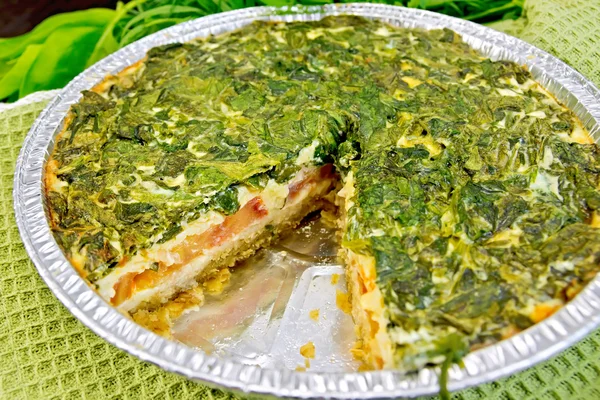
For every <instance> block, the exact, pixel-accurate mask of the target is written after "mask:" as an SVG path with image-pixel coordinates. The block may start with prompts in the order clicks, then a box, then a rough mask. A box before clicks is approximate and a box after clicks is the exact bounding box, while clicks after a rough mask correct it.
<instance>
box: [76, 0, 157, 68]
mask: <svg viewBox="0 0 600 400" xmlns="http://www.w3.org/2000/svg"><path fill="white" fill-rule="evenodd" d="M145 1H146V0H134V1H131V2H129V3H127V4H126V5H123V3H122V2H118V3H117V10H116V11H115V13H114V15H113V18H112V20H111V21H109V23H108V24H107V25H105V27H104V32H102V36H101V37H100V39H99V40H98V42H97V43H96V45H95V46H94V51H93V52H92V54H91V55H90V57H89V58H88V60H87V63H86V65H85V66H86V67H89V66H91V65H93V64H95V63H96V62H97V61H100V60H101V59H103V58H104V57H106V56H108V55H109V54H111V53H114V52H115V51H117V50H118V49H119V41H118V40H117V38H116V37H115V36H114V29H115V26H116V25H117V23H119V22H120V21H121V20H122V19H123V18H125V17H126V16H127V13H129V12H130V11H131V10H133V9H134V8H135V7H138V6H139V5H140V4H142V3H144V2H145Z"/></svg>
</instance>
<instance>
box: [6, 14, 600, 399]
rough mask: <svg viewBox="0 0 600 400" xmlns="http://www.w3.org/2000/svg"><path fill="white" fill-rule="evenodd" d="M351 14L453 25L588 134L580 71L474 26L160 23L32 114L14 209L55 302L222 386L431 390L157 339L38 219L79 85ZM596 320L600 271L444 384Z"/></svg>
mask: <svg viewBox="0 0 600 400" xmlns="http://www.w3.org/2000/svg"><path fill="white" fill-rule="evenodd" d="M336 14H355V15H361V16H365V17H369V18H376V19H380V20H383V21H385V22H388V23H392V24H395V25H401V26H406V27H422V28H441V27H447V28H450V29H453V30H454V31H456V32H458V33H459V34H461V35H462V36H463V39H464V40H465V41H466V42H467V43H469V44H470V45H471V46H472V47H473V48H475V49H477V50H479V51H480V52H482V53H483V54H485V55H487V56H489V57H490V58H492V59H507V60H511V61H515V62H518V63H520V64H523V65H527V66H528V67H529V69H530V71H531V72H532V74H533V76H534V77H535V79H536V80H537V81H538V82H540V83H541V84H542V85H543V86H544V87H546V88H547V89H549V90H550V92H552V93H553V94H554V95H555V96H556V97H557V98H558V99H559V100H560V101H561V102H562V103H564V104H566V105H567V106H568V107H569V108H570V109H571V110H573V111H574V112H575V113H576V114H577V115H578V117H579V118H580V119H581V120H582V122H583V123H584V125H586V127H587V129H588V130H589V131H590V133H591V134H592V136H593V137H594V139H595V140H596V141H597V140H598V137H599V136H600V91H599V90H598V89H597V88H596V87H595V86H594V85H593V84H592V83H591V82H590V81H588V80H587V79H586V78H584V77H583V76H582V75H581V74H579V73H578V72H577V71H575V70H574V69H573V68H571V67H569V66H568V65H566V64H565V63H563V62H562V61H560V60H558V59H557V58H555V57H553V56H551V55H550V54H548V53H546V52H544V51H542V50H540V49H538V48H536V47H534V46H532V45H530V44H527V43H525V42H523V41H521V40H519V39H516V38H514V37H511V36H508V35H506V34H503V33H500V32H497V31H494V30H492V29H490V28H486V27H483V26H481V25H478V24H475V23H472V22H468V21H464V20H459V19H456V18H452V17H448V16H444V15H441V14H437V13H432V12H428V11H424V10H416V9H407V8H403V7H396V6H388V5H382V4H361V3H355V4H330V5H325V6H311V7H298V6H295V7H289V8H274V7H256V8H247V9H242V10H237V11H230V12H225V13H221V14H215V15H210V16H206V17H203V18H199V19H197V20H194V21H190V22H186V23H183V24H180V25H176V26H174V27H171V28H168V29H165V30H162V31H160V32H157V33H155V34H153V35H150V36H148V37H146V38H144V39H142V40H139V41H137V42H135V43H133V44H131V45H129V46H127V47H125V48H123V49H121V50H119V51H117V52H116V53H114V54H112V55H110V56H108V57H106V58H105V59H103V60H101V61H100V62H98V63H97V64H95V65H94V66H92V67H91V68H89V69H87V70H86V71H84V72H83V73H81V74H80V75H79V76H77V77H76V78H75V79H73V81H71V83H69V85H67V86H66V87H65V88H64V89H63V90H62V91H61V92H60V93H59V94H58V96H56V97H55V98H54V99H53V100H52V101H51V102H50V103H49V104H48V106H47V107H46V108H45V110H44V111H43V112H42V113H41V114H40V116H39V117H38V119H37V120H36V122H35V123H34V125H33V126H32V128H31V130H30V131H29V133H28V134H27V137H26V139H25V142H24V144H23V147H22V149H21V153H20V155H19V158H18V160H17V165H16V173H15V178H14V191H13V200H14V209H15V216H16V221H17V225H18V227H19V232H20V234H21V238H22V239H23V243H24V245H25V248H26V250H27V252H28V254H29V256H30V257H31V259H32V260H33V262H34V264H35V266H36V268H37V269H38V272H39V274H40V275H41V277H42V278H43V279H44V281H46V283H47V284H48V286H49V287H50V289H51V290H52V291H53V292H54V294H55V295H56V297H58V298H59V299H60V300H61V301H62V303H63V304H64V305H65V306H66V307H67V308H68V309H69V311H71V312H72V313H73V314H74V315H75V316H76V317H77V318H78V319H79V320H80V321H81V322H83V323H84V324H85V325H86V326H88V327H89V328H90V329H92V331H94V332H95V333H96V334H98V335H99V336H101V337H103V338H104V339H106V340H107V341H109V342H110V343H112V344H114V345H115V346H117V347H119V348H121V349H123V350H125V351H127V352H129V353H131V354H133V355H135V356H137V357H139V358H140V359H142V360H144V361H149V362H152V363H154V364H156V365H158V366H160V367H162V368H164V369H165V370H168V371H172V372H176V373H179V374H181V375H184V376H186V377H188V378H191V379H196V380H200V381H203V382H205V383H209V384H212V385H219V386H223V387H226V388H229V389H231V390H237V391H243V392H253V393H260V394H270V395H276V396H282V397H295V398H315V397H319V398H356V397H360V398H390V397H416V396H420V395H428V394H434V393H436V392H437V391H438V390H439V385H438V379H437V373H438V370H437V369H430V368H426V369H422V370H420V371H419V372H417V373H414V374H403V373H400V372H398V371H372V372H356V373H341V372H340V373H329V372H328V373H317V372H296V371H288V370H284V371H281V370H274V369H262V368H260V367H257V366H250V365H243V364H242V363H240V362H239V361H236V360H233V359H228V358H217V357H213V356H210V355H207V354H205V353H203V352H202V351H200V350H196V349H192V348H189V347H187V346H185V345H183V344H180V343H176V342H173V341H170V340H167V339H164V338H162V337H160V336H158V335H156V334H154V333H152V332H149V331H147V330H145V329H144V328H142V327H141V326H139V325H137V324H136V323H134V322H133V321H132V320H131V319H129V318H127V317H126V316H124V315H122V314H120V313H119V312H118V311H117V310H116V309H114V308H113V307H111V306H110V305H109V304H108V303H106V302H105V301H104V300H103V299H102V298H101V297H100V296H99V295H98V294H97V293H96V292H95V291H94V290H92V289H91V288H90V287H89V286H88V285H87V284H86V282H85V281H84V280H83V279H82V278H81V277H80V276H79V274H78V273H77V272H76V271H75V269H74V268H73V267H72V266H71V265H70V264H69V262H68V261H67V259H66V258H65V256H64V254H63V253H62V251H61V250H60V248H59V247H58V245H57V243H56V241H55V240H54V237H53V235H52V234H51V232H50V228H49V225H48V222H47V217H46V212H45V205H44V201H43V195H42V194H43V186H42V185H43V182H42V177H43V166H44V165H45V162H46V160H47V157H48V154H49V151H50V150H51V149H52V147H53V145H54V137H55V135H56V133H58V132H59V131H60V128H61V126H62V123H63V120H64V117H65V116H66V114H67V111H68V109H69V107H70V106H71V105H72V104H74V103H75V102H77V101H78V99H79V98H80V97H81V95H80V91H81V90H84V89H89V88H91V87H92V86H94V85H95V84H96V83H98V82H100V81H101V80H102V79H103V78H104V77H105V75H107V74H114V73H116V72H118V71H119V70H121V69H123V68H124V67H126V66H128V65H131V64H132V63H134V62H135V61H137V60H139V59H141V58H142V57H143V56H144V54H145V52H146V51H147V50H148V49H150V48H151V47H155V46H157V45H161V44H166V43H170V42H175V41H177V42H179V41H187V40H191V39H193V38H195V37H201V36H206V35H208V34H218V33H222V32H226V31H230V30H233V29H237V28H239V27H242V26H243V25H245V24H247V23H249V22H251V21H253V20H257V19H262V20H282V21H293V20H316V19H320V18H322V17H323V16H326V15H336ZM599 325H600V276H598V277H596V278H595V279H594V280H593V281H592V282H590V283H589V284H588V285H587V287H586V288H585V289H584V290H583V291H582V292H581V293H580V294H579V295H578V296H577V297H576V298H575V299H574V300H572V301H571V302H569V303H568V304H567V305H566V306H565V307H563V308H562V309H561V310H559V311H558V312H557V313H555V314H554V315H553V316H551V317H549V318H547V319H546V320H544V321H542V322H540V323H538V324H536V325H534V326H533V327H531V328H529V329H527V330H526V331H524V332H521V333H520V334H518V335H516V336H513V337H511V338H509V339H506V340H503V341H501V342H499V343H497V344H495V345H492V346H489V347H486V348H483V349H480V350H478V351H475V352H472V353H470V354H469V355H467V356H466V357H465V359H464V367H463V368H460V367H459V366H457V365H454V366H453V367H452V368H451V370H450V374H449V375H450V377H449V383H448V388H449V390H452V391H454V390H459V389H462V388H465V387H469V386H474V385H478V384H481V383H484V382H488V381H491V380H494V379H498V378H501V377H503V376H506V375H509V374H512V373H515V372H518V371H520V370H522V369H525V368H527V367H530V366H532V365H534V364H536V363H538V362H540V361H542V360H545V359H547V358H549V357H551V356H553V355H555V354H557V353H558V352H560V351H561V350H564V349H565V348H567V347H568V346H570V345H572V344H574V343H575V342H577V341H578V340H580V339H581V338H583V337H584V336H585V335H586V334H588V333H589V332H591V331H592V330H593V329H594V328H596V327H598V326H599Z"/></svg>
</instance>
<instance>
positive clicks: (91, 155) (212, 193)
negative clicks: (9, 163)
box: [45, 16, 600, 370]
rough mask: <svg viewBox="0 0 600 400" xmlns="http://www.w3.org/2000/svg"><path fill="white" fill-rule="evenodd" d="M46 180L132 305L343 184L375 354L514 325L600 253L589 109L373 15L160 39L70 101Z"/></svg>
mask: <svg viewBox="0 0 600 400" xmlns="http://www.w3.org/2000/svg"><path fill="white" fill-rule="evenodd" d="M45 193H46V204H47V206H48V213H49V220H50V224H51V228H52V231H53V233H54V236H55V238H56V240H57V242H58V243H59V245H60V246H61V248H62V249H63V250H64V252H65V254H66V255H67V257H68V259H69V260H70V262H71V263H72V264H73V266H74V267H75V268H76V269H77V270H78V271H79V272H80V274H81V275H82V276H83V277H84V278H85V279H86V280H87V281H88V282H89V283H90V284H91V285H93V286H94V287H95V288H96V290H97V291H98V293H99V294H100V295H101V296H102V297H104V298H105V299H106V300H107V301H109V302H110V303H112V304H113V305H114V306H115V307H117V308H118V309H120V310H121V311H123V312H125V313H135V312H137V311H139V310H151V309H153V308H156V307H158V306H160V305H161V304H165V303H166V302H169V301H172V299H174V298H176V296H178V295H180V294H181V293H192V292H193V291H194V290H196V288H197V287H198V285H199V284H201V283H203V282H206V281H208V280H211V279H215V277H219V276H221V275H219V274H220V272H221V271H223V270H224V269H226V268H228V267H230V266H232V265H233V264H234V263H235V262H236V261H237V260H240V259H243V258H246V257H248V256H249V255H250V254H252V253H253V252H254V251H255V250H257V249H258V248H260V247H262V246H265V245H266V244H268V243H269V242H270V241H272V240H273V238H276V237H277V235H278V233H279V232H281V231H283V230H285V229H290V228H292V227H294V226H295V225H296V224H297V223H298V222H299V221H300V220H301V219H302V218H303V217H305V216H306V215H307V214H308V213H310V212H312V211H315V210H319V209H321V208H322V207H324V205H325V204H326V203H327V201H328V200H330V199H334V200H333V201H334V202H335V203H336V204H337V205H338V213H337V224H338V225H339V234H340V237H341V250H340V258H341V259H342V260H343V261H344V263H345V266H346V271H347V282H348V290H349V293H350V297H351V304H352V315H353V318H354V321H355V323H356V326H357V331H358V332H359V337H360V339H361V341H362V346H361V348H360V350H357V352H359V353H361V354H362V357H363V358H364V360H365V362H366V363H367V364H368V365H369V366H370V367H372V368H402V369H405V370H413V369H416V368H420V367H422V366H424V365H426V364H432V363H433V364H439V363H443V362H444V361H445V360H457V359H459V358H460V357H461V356H462V355H464V354H465V353H466V352H468V351H469V350H472V349H476V348H479V347H482V346H486V345H489V344H492V343H494V342H497V341H499V340H502V339H503V338H506V337H509V336H511V335H514V334H516V333H518V332H519V331H521V330H524V329H526V328H528V327H529V326H531V325H533V324H535V323H537V322H539V321H541V320H542V319H544V318H546V317H547V316H549V315H551V314H552V313H553V312H554V311H556V310H557V309H558V308H560V307H561V306H562V305H564V304H565V303H566V302H567V301H569V299H571V298H573V297H574V296H575V295H576V294H577V293H578V292H579V291H580V290H581V289H582V287H583V286H584V285H585V284H586V283H587V282H588V281H590V279H592V278H593V277H594V276H595V274H596V272H597V271H598V269H599V265H600V211H599V208H600V149H599V147H598V146H597V145H596V144H595V143H594V142H593V141H592V139H591V138H590V136H589V134H588V133H587V132H586V130H585V129H584V127H583V125H582V124H581V122H580V121H579V120H578V119H577V117H576V116H575V115H574V114H573V113H572V112H571V111H569V110H568V109H567V108H565V107H564V106H563V105H561V104H560V103H558V102H557V100H556V99H555V98H554V97H553V96H552V95H551V94H549V93H548V92H547V91H546V90H545V89H544V88H543V87H541V86H540V85H539V84H538V83H536V82H535V81H534V80H533V79H532V77H531V75H530V73H529V72H528V71H527V69H526V68H524V67H522V66H519V65H517V64H515V63H513V62H507V61H492V60H490V59H488V58H485V57H483V56H481V55H480V54H479V53H477V52H476V51H474V50H473V49H471V48H470V47H469V46H468V45H467V44H465V43H464V42H463V41H462V40H461V38H460V37H459V36H458V35H457V34H456V33H454V32H453V31H450V30H447V29H442V30H430V31H426V30H421V29H404V28H398V27H393V26H391V25H387V24H385V23H383V22H377V21H372V20H367V19H363V18H360V17H354V16H336V17H327V18H325V19H322V20H320V21H314V22H293V23H274V22H255V23H253V24H250V25H248V26H246V27H243V28H242V29H240V30H237V31H235V32H232V33H228V34H224V35H220V36H210V37H208V38H205V39H199V40H196V41H192V42H189V43H177V44H169V45H165V46H162V47H158V48H154V49H152V50H150V51H149V52H148V54H147V56H146V57H145V58H144V59H143V60H141V61H140V62H138V63H136V64H135V65H132V66H130V67H128V68H127V69H125V70H124V71H122V72H121V73H119V74H117V75H116V76H110V77H107V78H106V79H105V80H104V81H103V82H102V83H100V84H99V85H97V86H96V87H94V88H93V89H92V90H90V91H87V92H84V93H83V97H82V99H81V100H80V101H79V103H77V104H76V105H74V106H73V107H72V108H71V111H70V113H69V116H68V118H67V120H66V122H65V124H64V129H63V131H62V132H61V133H60V135H59V136H58V137H57V140H56V145H55V147H54V150H53V152H52V154H51V157H50V159H49V161H48V163H47V166H46V173H45ZM234 273H235V272H234ZM197 292H198V291H197Z"/></svg>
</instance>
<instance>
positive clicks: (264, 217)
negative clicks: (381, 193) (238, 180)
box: [97, 164, 335, 311]
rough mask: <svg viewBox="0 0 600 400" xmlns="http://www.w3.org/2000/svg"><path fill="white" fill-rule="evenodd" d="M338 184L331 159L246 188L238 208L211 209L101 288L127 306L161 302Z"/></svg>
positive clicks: (291, 220)
mask: <svg viewBox="0 0 600 400" xmlns="http://www.w3.org/2000/svg"><path fill="white" fill-rule="evenodd" d="M334 183H335V175H334V174H333V167H332V165H330V164H329V165H326V166H323V167H314V168H306V169H303V170H301V171H300V172H299V173H298V174H297V176H296V177H295V178H294V179H292V180H291V181H290V182H289V183H287V184H277V183H274V182H270V183H269V184H267V186H266V187H265V189H264V190H262V191H256V190H252V189H248V188H244V189H243V190H240V192H241V193H243V194H241V195H240V204H241V206H240V209H239V210H238V211H237V212H236V213H234V214H232V215H229V216H224V215H223V214H220V213H217V212H209V213H206V214H205V215H203V216H202V217H201V218H199V219H198V220H196V221H194V222H193V223H190V224H189V225H188V226H187V227H186V229H185V230H184V231H183V232H181V233H180V234H178V235H177V236H176V237H175V238H173V239H172V240H169V241H167V242H165V243H163V244H161V245H160V246H155V247H153V248H151V249H148V250H146V251H141V252H140V253H139V254H137V255H135V256H134V257H132V258H131V259H129V260H127V261H126V262H125V263H123V265H122V266H119V267H117V269H116V270H115V271H114V272H113V273H111V274H110V275H108V276H106V277H105V278H103V279H101V280H99V281H98V282H97V285H98V291H99V292H100V294H101V295H102V296H103V297H105V298H107V299H110V302H111V303H112V304H113V305H115V306H117V307H118V308H119V309H121V310H123V311H134V310H136V309H138V308H140V306H142V308H149V307H150V308H153V307H156V306H158V305H160V304H162V303H164V302H166V301H167V300H168V299H170V298H172V297H173V295H175V294H177V293H179V292H182V291H187V290H190V289H193V288H194V287H195V286H197V285H198V282H202V281H203V278H204V277H210V276H211V275H212V274H213V273H214V272H215V270H217V269H222V268H226V267H230V266H232V265H233V264H234V263H235V261H237V260H239V259H241V258H244V257H247V256H248V255H249V254H251V253H252V252H253V251H255V250H256V249H258V248H259V247H261V246H264V245H266V244H268V243H269V242H270V241H271V240H273V239H274V238H275V237H276V236H277V234H278V233H279V232H280V231H281V230H283V229H289V228H291V227H293V226H295V225H296V224H297V223H298V222H300V220H301V219H302V218H303V217H304V216H305V215H306V214H308V213H309V212H311V211H313V210H315V209H318V208H319V207H320V206H321V203H320V202H319V200H320V199H321V198H322V197H324V196H325V195H326V194H327V193H328V192H329V190H330V189H331V188H332V187H333V186H334Z"/></svg>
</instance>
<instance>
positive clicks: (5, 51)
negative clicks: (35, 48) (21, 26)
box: [0, 8, 115, 59]
mask: <svg viewBox="0 0 600 400" xmlns="http://www.w3.org/2000/svg"><path fill="white" fill-rule="evenodd" d="M114 15H115V11H114V10H109V9H107V8H92V9H89V10H85V11H74V12H70V13H64V14H57V15H54V16H52V17H49V18H47V19H45V20H44V21H42V22H41V23H40V24H39V25H38V26H36V27H35V28H34V29H33V30H32V31H31V32H29V33H26V34H24V35H21V36H17V37H15V38H10V39H4V40H1V41H0V59H14V58H17V57H18V56H19V55H21V54H22V53H23V52H24V51H25V49H26V48H27V46H29V45H31V44H38V43H43V42H44V41H45V40H46V39H47V38H48V36H49V35H50V34H51V33H52V32H54V31H56V30H57V29H67V28H75V27H82V26H85V27H87V28H97V27H104V26H106V24H108V23H109V22H110V20H111V19H112V18H113V17H114Z"/></svg>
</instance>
